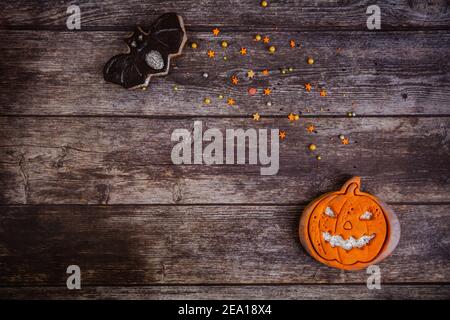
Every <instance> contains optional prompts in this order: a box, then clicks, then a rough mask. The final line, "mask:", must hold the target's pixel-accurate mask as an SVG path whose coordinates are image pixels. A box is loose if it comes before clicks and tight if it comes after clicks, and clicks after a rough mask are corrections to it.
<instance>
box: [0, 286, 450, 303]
mask: <svg viewBox="0 0 450 320" xmlns="http://www.w3.org/2000/svg"><path fill="white" fill-rule="evenodd" d="M449 297H450V285H389V284H388V285H382V287H381V289H380V290H368V289H367V287H366V286H365V285H239V286H234V285H231V286H223V285H222V286H217V285H208V286H161V285H154V286H139V287H132V286H128V287H82V290H80V291H77V290H67V288H65V287H28V288H15V287H8V288H0V298H2V299H133V300H142V299H152V300H153V299H156V300H178V299H183V300H186V299H187V300H191V299H194V300H202V299H219V300H228V299H233V300H236V299H244V300H264V299H270V300H298V299H301V300H329V299H333V300H344V299H345V300H348V299H352V300H371V299H388V300H401V299H408V300H410V299H414V300H416V299H417V300H423V299H448V298H449Z"/></svg>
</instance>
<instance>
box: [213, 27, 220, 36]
mask: <svg viewBox="0 0 450 320" xmlns="http://www.w3.org/2000/svg"><path fill="white" fill-rule="evenodd" d="M212 33H213V35H215V36H216V37H217V36H218V35H219V33H220V30H219V29H218V28H214V29H213V30H212Z"/></svg>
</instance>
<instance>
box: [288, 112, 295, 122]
mask: <svg viewBox="0 0 450 320" xmlns="http://www.w3.org/2000/svg"><path fill="white" fill-rule="evenodd" d="M288 119H289V121H295V114H293V113H292V112H291V113H289V114H288Z"/></svg>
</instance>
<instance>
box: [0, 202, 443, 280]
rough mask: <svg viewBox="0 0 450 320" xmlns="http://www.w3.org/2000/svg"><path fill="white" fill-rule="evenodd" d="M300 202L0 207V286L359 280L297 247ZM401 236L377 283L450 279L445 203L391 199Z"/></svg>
mask: <svg viewBox="0 0 450 320" xmlns="http://www.w3.org/2000/svg"><path fill="white" fill-rule="evenodd" d="M302 210H303V206H226V205H217V206H215V205H214V206H98V207H96V206H38V207H34V206H19V207H2V208H1V212H2V214H1V216H0V257H1V258H0V270H2V272H1V273H0V283H2V285H3V286H16V285H20V286H35V285H37V286H38V285H51V286H65V283H66V277H67V274H66V268H67V266H68V265H71V264H76V265H78V266H80V268H81V271H82V286H83V285H85V286H103V285H114V286H132V285H137V284H139V285H148V284H224V283H237V284H239V283H241V284H278V283H285V284H289V283H295V284H299V283H301V284H314V283H340V284H349V283H360V284H365V283H366V279H367V274H366V271H365V270H362V271H357V272H345V271H342V270H338V269H333V268H329V267H326V266H324V265H321V264H320V263H317V262H315V261H314V260H313V259H312V258H311V257H309V256H308V255H307V254H306V253H305V252H304V251H303V249H302V248H301V245H300V243H299V240H298V232H297V230H298V221H299V216H300V213H301V212H302ZM393 210H394V211H395V212H396V213H397V214H398V217H399V220H400V223H401V226H402V237H401V239H400V243H399V246H398V247H397V249H396V250H395V251H394V253H393V255H392V256H391V257H389V258H387V259H386V260H385V261H383V262H382V263H380V268H381V276H382V283H383V284H388V283H392V282H393V283H408V282H412V283H415V284H417V283H420V282H424V283H427V284H431V283H440V284H442V283H448V281H449V279H450V263H449V262H450V250H449V249H450V247H449V246H450V241H449V240H450V238H449V234H450V232H449V231H450V230H449V227H450V206H449V205H414V206H411V205H395V206H393Z"/></svg>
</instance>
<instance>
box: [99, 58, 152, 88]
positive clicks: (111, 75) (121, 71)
mask: <svg viewBox="0 0 450 320" xmlns="http://www.w3.org/2000/svg"><path fill="white" fill-rule="evenodd" d="M103 77H104V78H105V80H106V81H109V82H112V83H116V84H119V85H121V86H123V87H124V88H127V89H129V88H133V87H136V86H139V85H141V84H143V83H144V82H145V81H146V78H147V75H146V74H145V73H143V72H142V71H140V68H139V67H138V66H137V65H136V59H134V58H133V56H132V55H131V54H119V55H117V56H114V57H112V58H111V59H110V60H109V61H108V62H107V63H106V64H105V67H104V68H103Z"/></svg>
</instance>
